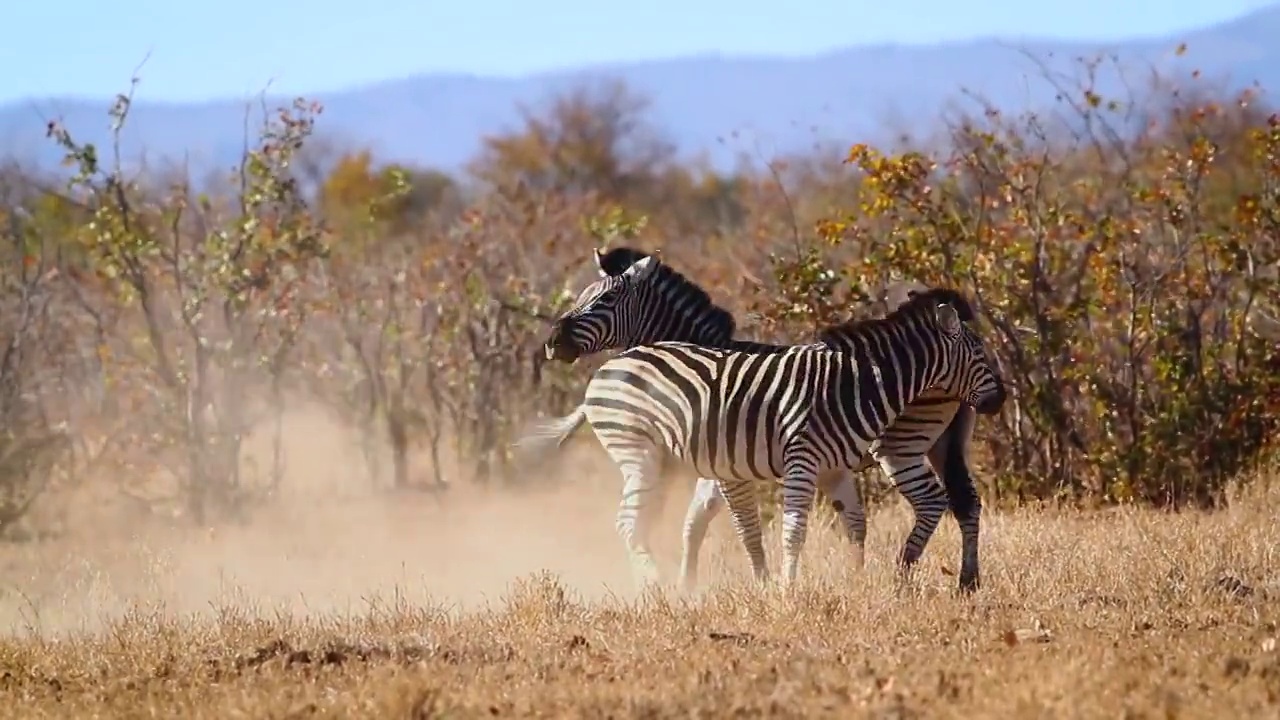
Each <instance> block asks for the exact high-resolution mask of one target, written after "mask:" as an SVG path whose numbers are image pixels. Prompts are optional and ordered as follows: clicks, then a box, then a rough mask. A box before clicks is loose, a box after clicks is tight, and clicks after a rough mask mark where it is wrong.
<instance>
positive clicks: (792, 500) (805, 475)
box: [782, 459, 817, 587]
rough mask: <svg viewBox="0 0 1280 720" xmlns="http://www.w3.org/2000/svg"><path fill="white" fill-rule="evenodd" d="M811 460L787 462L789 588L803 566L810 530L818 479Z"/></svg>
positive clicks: (785, 540) (784, 492)
mask: <svg viewBox="0 0 1280 720" xmlns="http://www.w3.org/2000/svg"><path fill="white" fill-rule="evenodd" d="M815 475H816V474H815V473H814V471H813V468H812V466H811V464H810V463H809V461H808V460H807V459H792V460H791V461H790V462H788V463H787V471H786V476H785V477H784V479H783V482H782V572H783V576H782V581H783V586H784V587H789V586H790V585H791V584H792V583H794V582H795V580H796V575H797V573H798V572H799V569H800V551H801V550H803V549H804V541H805V537H806V536H807V535H808V533H809V512H810V511H811V510H812V509H813V497H814V493H815V491H816V485H817V483H816V478H815Z"/></svg>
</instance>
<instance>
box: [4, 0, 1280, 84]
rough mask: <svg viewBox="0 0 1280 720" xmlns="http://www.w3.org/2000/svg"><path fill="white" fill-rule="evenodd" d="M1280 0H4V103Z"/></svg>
mask: <svg viewBox="0 0 1280 720" xmlns="http://www.w3.org/2000/svg"><path fill="white" fill-rule="evenodd" d="M1272 2H1274V0H1219V1H1218V2H1203V0H1159V1H1156V0H1076V1H1075V2H1064V1H1063V0H1048V1H1047V2H1046V1H1045V0H1041V1H1040V2H1028V0H986V1H985V3H982V2H976V3H975V2H956V0H900V1H899V2H889V3H881V2H870V1H869V0H825V1H820V0H787V1H786V2H784V1H783V0H642V1H641V2H630V3H612V2H607V1H602V0H538V2H533V1H532V0H525V1H524V2H517V1H516V0H457V1H455V2H441V0H417V1H416V2H415V1H413V0H357V1H356V2H352V1H351V0H307V1H306V2H302V1H298V2H292V3H290V2H288V0H221V1H220V2H214V3H212V4H205V3H203V2H194V3H186V2H175V1H174V0H114V1H109V0H62V1H61V2H47V3H41V2H24V0H7V1H5V0H0V5H3V6H4V7H3V9H0V27H4V28H5V32H4V41H3V42H0V68H4V72H3V73H0V102H7V101H12V100H16V99H20V98H29V97H43V96H50V95H59V96H65V95H77V96H98V97H100V96H106V95H109V94H112V93H115V92H118V91H120V90H122V89H124V88H125V87H126V86H127V83H128V79H129V76H130V73H131V72H132V70H133V68H134V67H135V66H136V65H137V64H138V63H139V62H140V61H141V60H142V58H143V57H144V56H145V55H146V54H147V53H148V51H149V52H150V53H151V57H150V59H149V60H148V62H147V64H146V66H145V67H144V69H143V72H142V77H143V84H142V86H141V87H140V88H139V96H140V97H143V98H146V99H148V100H180V101H190V100H200V99H209V98H214V97H234V98H240V97H245V96H247V95H250V94H254V93H256V92H258V91H260V90H261V89H262V88H263V87H264V86H265V84H266V83H267V82H268V81H271V82H272V88H273V89H274V90H277V91H281V92H288V93H309V92H314V91H321V90H331V89H337V88H342V87H348V86H352V85H358V84H362V83H365V82H369V81H375V80H383V79H391V78H398V77H403V76H406V75H411V74H415V73H420V72H433V71H461V72H472V73H477V74H483V75H519V74H525V73H530V72H536V71H539V70H546V69H553V68H558V67H567V66H574V65H584V64H595V63H604V62H614V61H624V60H635V59H647V58H661V57H671V56H676V55H685V54H693V53H705V52H723V53H728V54H780V55H803V54H811V53H814V52H818V51H821V50H825V49H828V48H833V47H841V46H848V45H862V44H873V43H888V42H902V43H927V42H936V41H939V40H955V39H967V38H972V37H977V36H990V35H998V36H1002V37H1009V38H1013V37H1018V36H1027V35H1036V36H1053V37H1062V38H1067V37H1070V38H1090V39H1113V38H1119V37H1127V36H1134V35H1152V34H1164V33H1169V32H1176V31H1179V30H1187V29H1191V28H1195V27H1199V26H1203V25H1208V24H1212V23H1215V22H1220V21H1223V20H1227V19H1230V18H1233V17H1236V16H1238V15H1241V14H1244V13H1246V12H1249V11H1250V10H1254V9H1257V8H1259V7H1264V6H1266V5H1269V4H1272ZM784 8H785V9H784ZM978 8H982V9H981V11H979V10H978Z"/></svg>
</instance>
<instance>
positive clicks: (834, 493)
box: [818, 470, 867, 569]
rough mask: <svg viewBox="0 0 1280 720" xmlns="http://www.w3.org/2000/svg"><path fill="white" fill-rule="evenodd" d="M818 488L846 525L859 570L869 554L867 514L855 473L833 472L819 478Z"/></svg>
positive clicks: (845, 528) (846, 471)
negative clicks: (854, 477) (854, 476)
mask: <svg viewBox="0 0 1280 720" xmlns="http://www.w3.org/2000/svg"><path fill="white" fill-rule="evenodd" d="M818 486H819V489H821V490H822V494H824V495H826V496H827V499H828V500H829V501H831V508H832V509H833V510H835V511H836V515H838V516H840V521H841V522H842V523H843V524H844V530H845V534H846V535H847V536H848V538H849V542H850V543H851V544H852V545H853V561H854V565H856V566H857V567H858V569H862V568H863V567H864V566H865V564H866V553H867V512H866V509H865V507H864V506H863V504H862V495H861V494H859V492H858V485H857V483H855V482H854V480H853V473H851V472H849V471H848V470H833V471H831V472H828V473H823V474H821V475H819V476H818Z"/></svg>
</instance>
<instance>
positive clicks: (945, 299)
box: [818, 288, 974, 344]
mask: <svg viewBox="0 0 1280 720" xmlns="http://www.w3.org/2000/svg"><path fill="white" fill-rule="evenodd" d="M939 305H950V306H951V307H953V308H955V310H956V314H957V315H958V316H959V317H960V321H961V322H969V321H971V320H973V318H974V312H973V306H972V305H970V304H969V301H968V300H967V299H965V297H964V296H963V295H961V294H960V292H959V291H958V290H953V289H951V288H931V289H929V290H925V291H923V292H917V291H914V290H913V291H909V292H908V293H907V300H906V301H905V302H903V303H902V304H901V305H899V306H898V307H897V308H896V309H894V310H893V311H891V312H890V313H889V314H888V315H885V316H884V317H883V318H873V319H870V320H846V321H844V322H842V323H839V324H837V325H831V326H829V327H826V328H823V329H822V330H819V331H818V341H819V342H822V343H826V344H837V343H840V341H841V340H844V339H848V338H857V337H865V336H867V335H871V334H875V333H877V332H879V331H880V330H882V329H884V328H885V327H887V326H890V325H895V324H897V323H900V322H902V321H903V320H904V319H906V318H909V317H913V316H917V315H920V314H923V313H926V312H928V313H933V312H934V310H935V308H937V307H938V306H939Z"/></svg>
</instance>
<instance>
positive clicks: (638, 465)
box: [608, 448, 664, 591]
mask: <svg viewBox="0 0 1280 720" xmlns="http://www.w3.org/2000/svg"><path fill="white" fill-rule="evenodd" d="M608 450H609V454H610V455H612V456H613V459H614V461H615V462H616V463H617V464H618V467H619V469H621V470H622V478H623V487H622V500H621V502H620V503H619V505H618V516H617V521H616V523H615V527H616V529H617V531H618V536H619V537H620V538H622V542H623V544H624V545H626V548H627V553H628V555H629V556H630V559H631V569H632V573H633V576H634V577H635V581H636V584H637V585H638V586H639V589H640V590H642V591H643V590H645V589H647V587H648V586H650V585H657V584H658V583H659V582H660V581H661V574H660V573H659V571H658V565H657V563H656V562H655V561H654V558H653V551H652V550H651V549H650V547H649V530H650V527H651V526H652V523H653V519H654V517H655V516H656V515H657V514H658V512H659V510H660V509H661V501H662V499H663V490H664V488H663V487H662V484H661V482H660V480H661V478H660V477H659V475H658V473H657V472H656V470H657V463H656V462H655V461H654V457H653V451H652V450H651V449H648V448H643V449H627V450H619V449H615V448H608Z"/></svg>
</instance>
